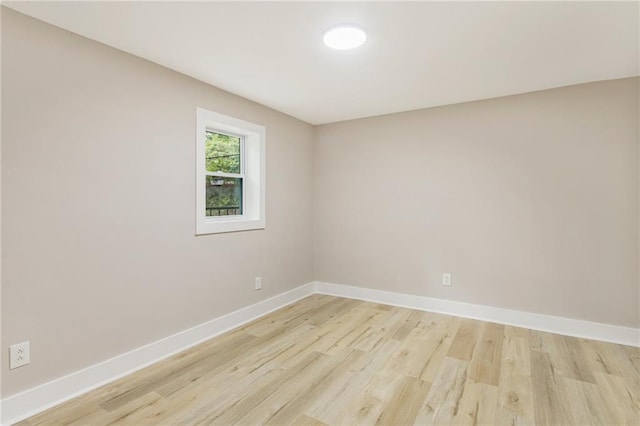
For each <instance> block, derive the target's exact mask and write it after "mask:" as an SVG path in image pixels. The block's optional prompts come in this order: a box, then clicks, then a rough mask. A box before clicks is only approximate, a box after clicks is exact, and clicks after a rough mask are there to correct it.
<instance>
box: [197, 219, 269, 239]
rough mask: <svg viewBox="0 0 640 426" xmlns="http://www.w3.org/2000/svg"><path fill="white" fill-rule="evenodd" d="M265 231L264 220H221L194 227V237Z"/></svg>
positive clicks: (207, 221)
mask: <svg viewBox="0 0 640 426" xmlns="http://www.w3.org/2000/svg"><path fill="white" fill-rule="evenodd" d="M256 229H265V222H264V220H257V219H222V220H206V219H205V220H204V221H202V222H201V223H198V225H197V226H196V235H207V234H222V233H225V232H240V231H253V230H256Z"/></svg>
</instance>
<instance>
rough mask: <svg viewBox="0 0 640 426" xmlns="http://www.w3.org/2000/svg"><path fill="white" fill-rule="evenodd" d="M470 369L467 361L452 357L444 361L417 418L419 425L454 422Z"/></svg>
mask: <svg viewBox="0 0 640 426" xmlns="http://www.w3.org/2000/svg"><path fill="white" fill-rule="evenodd" d="M468 368H469V363H468V362H466V361H462V360H459V359H456V358H450V357H446V358H445V359H444V361H443V362H442V368H441V369H440V374H439V375H438V377H436V380H435V381H434V383H433V384H432V385H431V389H430V390H429V393H428V394H427V398H426V399H425V402H424V403H423V404H422V407H421V408H420V411H419V413H418V416H417V417H416V423H417V424H450V423H451V422H452V421H453V418H454V417H455V415H456V414H457V412H458V406H459V404H460V398H461V397H462V393H463V392H464V387H465V383H466V382H467V369H468Z"/></svg>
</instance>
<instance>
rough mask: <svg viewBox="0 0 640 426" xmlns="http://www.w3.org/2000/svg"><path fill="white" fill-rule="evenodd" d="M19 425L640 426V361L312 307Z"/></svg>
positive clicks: (633, 352) (550, 339)
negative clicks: (378, 425)
mask: <svg viewBox="0 0 640 426" xmlns="http://www.w3.org/2000/svg"><path fill="white" fill-rule="evenodd" d="M21 424H22V425H30V426H36V425H44V424H50V425H62V424H73V425H108V424H132V425H144V424H154V425H156V424H184V425H192V424H220V425H230V424H245V425H258V424H282V425H284V424H296V425H322V424H330V425H347V424H386V425H404V424H425V425H426V424H445V425H446V424H486V425H502V424H504V425H533V424H536V425H547V424H548V425H570V424H578V425H583V424H596V425H605V424H615V425H618V424H620V425H621V424H635V425H637V424H640V350H639V349H637V348H632V347H627V346H621V345H614V344H608V343H602V342H597V341H592V340H586V339H577V338H572V337H564V336H559V335H554V334H549V333H542V332H537V331H532V330H527V329H522V328H517V327H510V326H503V325H499V324H493V323H488V322H482V321H474V320H468V319H462V318H457V317H451V316H446V315H439V314H433V313H428V312H420V311H414V310H411V309H403V308H396V307H390V306H384V305H377V304H374V303H367V302H361V301H356V300H349V299H342V298H337V297H331V296H322V295H314V296H311V297H308V298H306V299H303V300H301V301H299V302H297V303H295V304H293V305H290V306H287V307H285V308H283V309H281V310H279V311H276V312H274V313H272V314H270V315H268V316H266V317H264V318H261V319H259V320H257V321H255V322H253V323H250V324H248V325H246V326H244V327H241V328H239V329H236V330H234V331H231V332H229V333H226V334H224V335H221V336H219V337H216V338H214V339H212V340H210V341H208V342H206V343H204V344H202V345H199V346H197V347H195V348H193V349H190V350H188V351H185V352H183V353H180V354H178V355H176V356H174V357H172V358H169V359H167V360H164V361H162V362H159V363H158V364H155V365H153V366H151V367H149V368H146V369H144V370H141V371H139V372H137V373H135V374H132V375H130V376H128V377H125V378H123V379H121V380H118V381H116V382H113V383H111V384H109V385H106V386H104V387H101V388H99V389H96V390H94V391H92V392H90V393H87V394H85V395H83V396H81V397H79V398H76V399H74V400H72V401H69V402H67V403H65V404H62V405H60V406H58V407H55V408H53V409H50V410H48V411H46V412H44V413H41V414H39V415H36V416H34V417H31V418H29V419H28V420H26V421H25V422H22V423H21Z"/></svg>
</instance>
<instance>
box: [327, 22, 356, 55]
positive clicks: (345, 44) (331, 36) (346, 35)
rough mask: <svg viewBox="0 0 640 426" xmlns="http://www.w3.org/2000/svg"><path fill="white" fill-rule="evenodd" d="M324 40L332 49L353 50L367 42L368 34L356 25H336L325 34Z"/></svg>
mask: <svg viewBox="0 0 640 426" xmlns="http://www.w3.org/2000/svg"><path fill="white" fill-rule="evenodd" d="M322 40H323V41H324V44H326V45H327V46H329V47H330V48H332V49H338V50H346V49H353V48H354V47H358V46H360V45H361V44H362V43H364V42H365V41H366V40H367V33H365V32H364V30H363V29H362V28H360V27H358V26H356V25H336V26H335V27H331V28H329V29H328V30H327V31H325V32H324V37H323V38H322Z"/></svg>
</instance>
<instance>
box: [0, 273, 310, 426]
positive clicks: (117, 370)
mask: <svg viewBox="0 0 640 426" xmlns="http://www.w3.org/2000/svg"><path fill="white" fill-rule="evenodd" d="M313 292H314V287H313V283H308V284H305V285H302V286H300V287H297V288H295V289H293V290H290V291H287V292H285V293H282V294H279V295H277V296H274V297H272V298H270V299H267V300H263V301H262V302H259V303H256V304H255V305H251V306H247V307H246V308H242V309H239V310H237V311H234V312H231V313H229V314H227V315H224V316H221V317H219V318H216V319H213V320H211V321H208V322H206V323H204V324H200V325H198V326H195V327H193V328H190V329H188V330H185V331H181V332H180V333H177V334H174V335H173V336H169V337H166V338H164V339H161V340H158V341H156V342H153V343H150V344H148V345H145V346H142V347H140V348H137V349H134V350H132V351H130V352H127V353H124V354H122V355H118V356H116V357H114V358H111V359H108V360H106V361H103V362H100V363H98V364H95V365H92V366H90V367H87V368H84V369H82V370H80V371H76V372H74V373H71V374H69V375H67V376H63V377H60V378H58V379H55V380H52V381H50V382H48V383H45V384H42V385H39V386H36V387H34V388H31V389H28V390H26V391H24V392H20V393H18V394H15V395H11V396H9V397H7V398H5V399H3V400H2V401H1V407H2V409H1V412H2V416H3V417H2V421H1V424H2V425H10V424H13V423H15V422H19V421H21V420H24V419H26V418H27V417H30V416H32V415H34V414H37V413H39V412H41V411H44V410H46V409H47V408H50V407H53V406H55V405H57V404H60V403H62V402H64V401H67V400H69V399H72V398H74V397H76V396H78V395H81V394H83V393H86V392H88V391H90V390H92V389H95V388H97V387H100V386H102V385H105V384H107V383H109V382H112V381H114V380H116V379H119V378H120V377H123V376H126V375H127V374H131V373H133V372H134V371H137V370H140V369H142V368H144V367H147V366H149V365H151V364H153V363H156V362H158V361H160V360H162V359H164V358H167V357H169V356H171V355H174V354H176V353H179V352H181V351H183V350H185V349H187V348H190V347H192V346H194V345H197V344H198V343H201V342H203V341H205V340H208V339H211V338H212V337H214V336H217V335H219V334H222V333H224V332H225V331H228V330H231V329H233V328H236V327H238V326H240V325H242V324H245V323H248V322H250V321H253V320H254V319H256V318H259V317H261V316H264V315H266V314H268V313H270V312H272V311H275V310H277V309H280V308H282V307H284V306H286V305H289V304H291V303H293V302H295V301H297V300H299V299H302V298H304V297H307V296H310V295H311V294H313Z"/></svg>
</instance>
